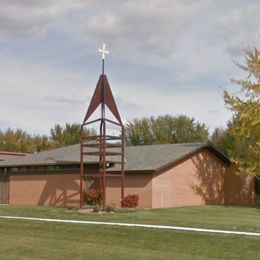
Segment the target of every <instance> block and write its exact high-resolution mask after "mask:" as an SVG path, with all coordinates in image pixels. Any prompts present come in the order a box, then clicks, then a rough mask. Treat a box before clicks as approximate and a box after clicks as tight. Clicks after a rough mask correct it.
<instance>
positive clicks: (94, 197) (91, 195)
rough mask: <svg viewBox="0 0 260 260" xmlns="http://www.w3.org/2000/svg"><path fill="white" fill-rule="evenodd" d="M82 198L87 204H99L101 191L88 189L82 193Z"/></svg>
mask: <svg viewBox="0 0 260 260" xmlns="http://www.w3.org/2000/svg"><path fill="white" fill-rule="evenodd" d="M84 200H85V202H86V203H87V204H89V205H99V204H100V201H101V193H100V192H99V191H98V190H95V189H89V190H88V191H86V192H85V193H84Z"/></svg>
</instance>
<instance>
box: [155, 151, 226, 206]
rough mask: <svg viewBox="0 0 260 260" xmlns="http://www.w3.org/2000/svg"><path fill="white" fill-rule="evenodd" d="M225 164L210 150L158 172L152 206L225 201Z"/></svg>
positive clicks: (220, 202)
mask: <svg viewBox="0 0 260 260" xmlns="http://www.w3.org/2000/svg"><path fill="white" fill-rule="evenodd" d="M225 170H226V166H225V165H224V164H223V163H222V162H221V161H220V160H219V159H218V158H216V157H215V156H214V155H213V154H212V153H211V152H209V151H208V150H207V149H203V150H201V151H199V152H197V153H195V154H193V155H192V156H190V157H189V158H186V159H185V160H183V161H181V162H178V163H177V164H175V165H173V166H172V167H170V168H169V169H168V170H165V171H164V172H162V173H159V174H155V175H154V178H153V184H152V187H153V208H161V207H179V206H191V205H192V206H195V205H212V204H224V179H223V176H224V173H225Z"/></svg>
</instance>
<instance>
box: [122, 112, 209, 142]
mask: <svg viewBox="0 0 260 260" xmlns="http://www.w3.org/2000/svg"><path fill="white" fill-rule="evenodd" d="M208 136H209V134H208V129H207V127H206V125H205V124H201V123H199V122H195V119H194V118H189V117H187V116H184V115H180V116H176V117H174V116H170V115H165V116H159V117H157V118H155V117H150V118H142V119H134V120H133V121H132V122H129V123H128V124H127V126H126V143H127V144H128V145H147V144H166V143H188V142H205V141H207V140H208Z"/></svg>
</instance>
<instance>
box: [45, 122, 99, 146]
mask: <svg viewBox="0 0 260 260" xmlns="http://www.w3.org/2000/svg"><path fill="white" fill-rule="evenodd" d="M80 128H81V126H80V124H76V123H74V124H69V123H66V124H65V126H61V125H59V124H56V125H54V127H53V128H51V131H50V139H51V140H52V141H53V142H55V144H56V145H57V146H58V147H62V146H67V145H73V144H78V143H79V142H80ZM84 134H85V135H86V136H88V135H90V134H95V131H94V130H93V129H92V130H89V129H84Z"/></svg>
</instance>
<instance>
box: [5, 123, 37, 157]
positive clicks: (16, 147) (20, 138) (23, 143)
mask: <svg viewBox="0 0 260 260" xmlns="http://www.w3.org/2000/svg"><path fill="white" fill-rule="evenodd" d="M0 150H2V151H9V152H24V153H31V152H33V151H34V143H33V138H32V137H31V136H30V135H29V134H27V133H26V131H23V130H21V129H17V130H12V129H11V128H8V129H7V130H5V131H1V130H0Z"/></svg>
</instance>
